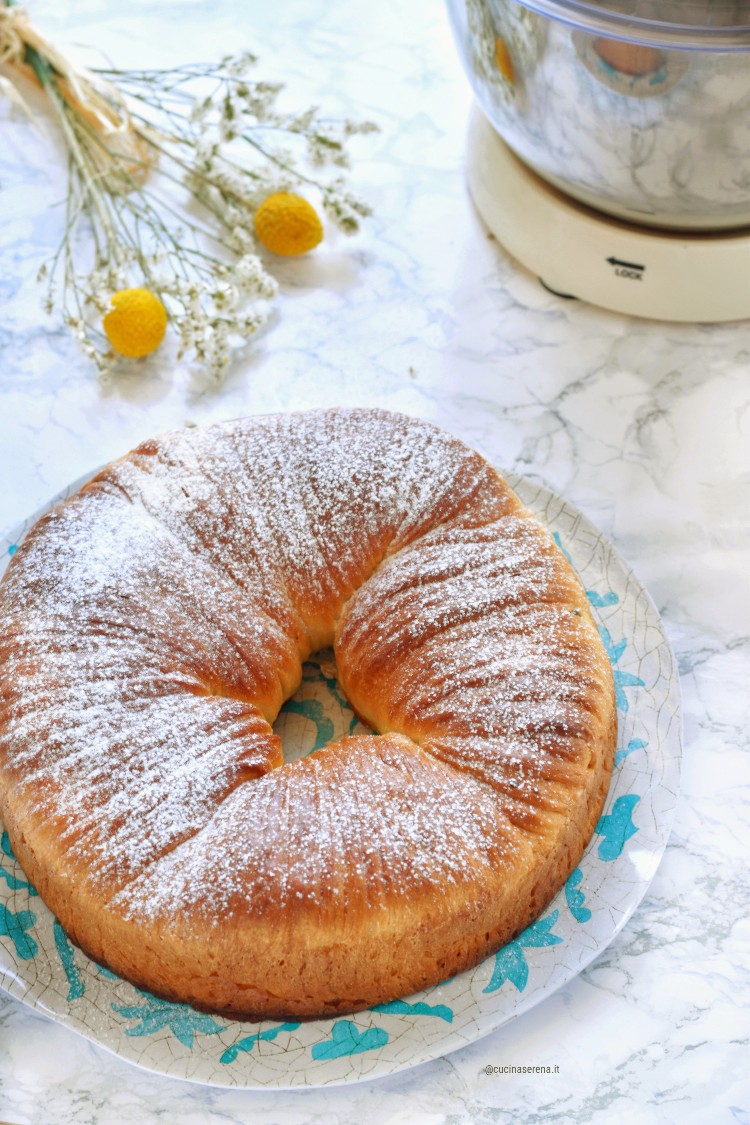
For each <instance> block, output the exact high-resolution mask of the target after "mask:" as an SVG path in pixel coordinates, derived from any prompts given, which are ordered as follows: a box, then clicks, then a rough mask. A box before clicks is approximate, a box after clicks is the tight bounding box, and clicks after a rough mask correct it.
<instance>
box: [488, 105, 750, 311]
mask: <svg viewBox="0 0 750 1125" xmlns="http://www.w3.org/2000/svg"><path fill="white" fill-rule="evenodd" d="M467 165H468V167H467V175H468V182H469V190H470V192H471V195H472V198H473V200H474V203H475V205H476V207H477V210H478V211H479V213H480V215H481V216H482V218H483V219H484V221H485V223H486V224H487V226H488V227H489V228H490V230H491V231H492V233H493V234H494V235H495V236H496V237H497V239H498V240H499V242H501V243H502V245H503V246H504V247H505V248H506V250H508V251H509V252H510V253H511V254H512V255H513V256H514V257H515V258H517V259H518V261H519V262H521V264H522V265H524V266H526V267H527V269H529V270H531V271H532V273H535V274H536V275H537V277H538V278H539V280H540V281H541V282H542V284H543V285H544V286H545V287H546V288H547V289H550V290H551V291H552V292H553V293H557V294H559V295H560V296H564V297H577V298H580V299H581V300H583V301H588V302H590V303H591V304H593V305H598V306H600V307H602V308H605V309H611V310H613V311H615V312H620V313H627V314H629V315H632V316H641V317H648V318H650V319H653V320H676V321H688V322H703V323H714V322H719V321H730V320H745V319H750V229H743V230H742V231H739V232H738V231H733V232H732V233H726V232H716V233H710V232H709V233H706V232H700V233H698V232H692V231H679V232H678V231H666V230H665V231H662V230H655V229H653V228H649V227H639V226H636V225H634V224H630V223H625V222H621V221H620V220H618V219H614V218H610V217H609V216H607V215H604V214H602V213H600V212H598V211H594V210H592V209H590V208H588V207H585V206H583V205H582V204H580V203H577V202H576V201H575V200H573V199H570V198H569V197H568V196H566V195H563V193H562V192H560V191H558V190H557V189H556V188H554V187H552V186H551V185H550V184H548V183H546V181H545V180H543V179H541V178H540V177H539V176H538V175H537V174H536V173H535V172H532V171H531V170H530V169H529V168H527V167H526V165H525V164H523V163H522V162H521V161H520V160H519V159H518V157H517V156H515V155H514V153H513V152H511V150H510V149H509V148H508V147H507V145H506V144H505V143H504V142H503V141H502V140H501V138H500V137H499V136H498V134H497V133H496V132H495V130H494V129H493V128H492V126H491V125H490V124H489V122H488V121H487V119H486V118H485V116H484V115H483V113H482V112H481V111H480V110H479V108H478V107H476V106H475V107H474V110H473V112H472V116H471V121H470V124H469V135H468V152H467Z"/></svg>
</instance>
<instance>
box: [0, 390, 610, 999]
mask: <svg viewBox="0 0 750 1125" xmlns="http://www.w3.org/2000/svg"><path fill="white" fill-rule="evenodd" d="M331 644H332V645H333V647H334V650H335V653H336V659H337V666H338V674H339V680H340V683H341V686H342V687H343V689H344V691H345V692H346V695H347V697H348V699H349V701H350V702H351V704H352V706H353V707H354V709H355V710H356V712H357V713H358V715H359V716H360V717H361V718H362V719H363V720H364V722H365V723H367V724H368V725H369V726H370V727H371V728H372V730H373V731H374V732H375V733H373V734H372V735H366V736H364V735H363V736H358V737H350V738H344V739H342V740H340V741H338V742H335V743H331V744H329V745H328V746H325V747H323V748H322V749H320V750H318V751H316V752H315V753H314V754H312V755H310V756H308V757H306V758H303V759H302V760H299V761H293V762H286V763H285V762H284V759H283V755H282V748H281V745H280V741H279V739H278V737H277V736H276V735H275V734H274V731H273V729H272V724H273V722H274V719H275V718H276V716H277V714H278V712H279V709H280V708H281V706H282V704H283V702H284V700H285V699H287V698H288V697H289V696H290V695H292V694H293V693H294V691H295V690H296V688H297V686H298V684H299V682H300V679H301V670H302V663H303V661H304V660H305V659H307V657H309V656H310V655H311V654H312V653H314V652H315V651H316V650H318V649H320V648H322V647H325V646H328V645H331ZM615 737H616V709H615V700H614V689H613V682H612V671H611V667H610V664H609V660H608V658H607V655H606V652H605V651H604V648H603V646H602V643H601V641H600V638H599V635H598V632H597V629H596V626H595V624H594V622H593V620H592V618H591V614H590V612H589V608H588V603H587V600H586V596H585V593H584V591H583V589H582V588H581V585H580V583H579V581H578V579H577V578H576V576H575V574H574V573H573V571H572V569H571V567H570V565H569V564H568V562H567V560H566V559H565V558H564V556H563V555H562V553H561V552H560V551H559V550H558V548H557V547H556V545H555V543H554V542H553V540H552V538H551V537H550V535H549V534H548V532H547V531H546V530H545V529H544V528H543V527H542V526H541V525H540V523H539V522H538V521H537V520H536V519H535V518H534V517H533V516H532V514H531V513H530V512H529V511H527V510H526V509H525V508H524V507H523V506H522V504H521V503H520V501H519V500H518V498H517V497H516V496H515V494H514V493H513V492H512V491H511V490H510V488H509V487H508V486H507V485H506V484H505V483H504V481H503V480H502V479H501V478H500V477H499V476H498V474H497V473H496V472H495V471H494V469H492V468H491V467H490V466H489V465H488V464H487V463H486V462H485V461H484V460H483V459H482V458H481V457H480V456H479V455H478V454H477V453H474V452H472V451H471V450H470V449H468V448H467V447H466V446H464V445H463V444H462V443H460V442H459V441H457V440H455V439H454V438H452V437H451V436H449V435H448V434H446V433H443V432H442V431H440V430H438V429H436V428H435V427H433V426H431V425H429V424H428V423H426V422H422V421H419V420H416V419H413V418H407V417H404V416H401V415H396V414H391V413H387V412H385V411H378V410H337V409H333V410H321V411H310V412H304V413H296V414H295V413H290V414H283V415H274V416H268V417H261V418H250V419H242V420H239V421H234V422H229V423H223V424H220V425H214V426H209V427H206V428H202V429H201V428H192V429H186V430H183V431H179V432H174V433H169V434H166V435H164V436H162V437H159V438H156V439H154V440H151V441H147V442H145V443H144V444H142V445H141V446H139V447H138V448H137V449H135V450H134V451H133V452H131V453H129V454H128V455H127V456H125V457H123V458H122V459H121V460H119V461H116V462H114V463H113V464H111V465H109V466H108V467H107V468H106V469H104V470H103V471H102V472H100V473H99V474H98V476H96V477H95V478H94V479H93V480H92V481H91V482H90V483H89V484H87V485H86V486H85V487H84V488H83V489H81V490H80V492H78V493H77V494H76V495H74V496H72V497H71V498H70V499H68V500H66V501H65V502H64V503H62V504H60V505H58V506H57V507H56V508H54V509H53V510H52V511H51V512H50V513H49V514H47V515H46V516H45V517H44V518H43V519H41V520H40V521H39V522H38V523H37V524H36V525H35V526H34V527H33V528H32V530H31V531H30V532H29V533H28V535H27V536H26V538H25V540H24V542H23V543H22V545H21V546H20V548H19V550H18V551H17V552H16V554H15V556H14V558H13V560H12V561H11V564H10V566H9V568H8V571H7V573H6V575H5V578H4V580H3V582H2V584H0V812H1V814H2V818H3V823H4V825H5V827H6V829H7V831H8V833H9V835H10V840H11V843H12V846H13V848H14V850H15V853H16V855H17V857H18V859H19V861H20V862H21V864H22V866H23V868H24V870H25V872H26V874H27V876H28V878H29V879H30V880H31V882H32V883H33V884H34V886H35V887H36V888H37V890H38V891H39V894H40V895H41V897H42V899H43V900H44V902H45V903H46V904H47V905H48V906H49V908H50V909H51V910H52V911H53V912H54V913H55V914H56V916H57V917H58V918H59V920H60V922H61V924H62V926H63V927H64V929H65V930H66V932H67V933H68V935H69V937H70V938H71V939H72V940H73V941H74V942H76V943H77V944H78V945H79V946H80V947H81V948H82V949H83V950H85V952H86V953H88V954H89V955H90V956H91V957H93V958H94V959H95V960H96V961H98V962H99V963H101V964H102V965H105V966H107V967H109V968H110V969H112V970H114V972H116V973H118V974H120V975H121V976H123V977H125V978H127V979H128V980H130V981H132V982H133V983H135V984H137V985H138V986H139V987H142V988H145V989H148V990H149V991H151V992H153V993H155V994H157V995H159V996H162V997H166V998H168V999H171V1000H176V1001H186V1002H189V1003H191V1004H193V1005H195V1006H196V1007H199V1008H201V1009H206V1010H210V1011H214V1012H221V1013H225V1014H228V1015H233V1016H238V1017H244V1018H264V1017H273V1018H302V1019H304V1018H312V1017H316V1016H322V1015H326V1014H332V1013H346V1012H352V1011H356V1010H358V1009H361V1008H365V1007H368V1006H370V1005H373V1004H378V1003H383V1002H386V1001H389V1000H393V999H395V998H397V997H401V996H404V995H407V994H409V993H411V992H414V991H416V990H418V989H420V988H423V987H425V986H428V985H431V984H434V983H437V982H439V981H442V980H445V979H446V978H448V977H450V976H452V975H454V974H456V973H458V972H461V971H462V970H465V969H467V968H469V967H471V966H473V965H475V964H476V963H477V962H478V961H480V960H481V959H482V958H484V957H485V956H487V955H488V954H490V953H491V952H493V951H494V950H496V949H498V948H499V947H500V946H501V945H503V944H504V943H505V942H507V941H508V940H510V939H511V938H513V937H514V936H515V935H516V934H517V933H518V932H519V931H520V930H522V929H523V928H524V927H525V926H527V925H528V924H529V923H530V922H531V921H532V920H533V919H534V918H535V917H536V916H537V915H538V914H539V912H540V911H541V910H542V909H543V908H544V906H545V905H546V904H547V903H548V902H549V900H550V898H551V897H552V896H553V895H554V894H555V892H556V891H557V890H558V889H559V887H560V886H561V885H562V883H563V882H564V880H565V879H566V878H567V876H568V875H569V874H570V872H571V871H572V870H573V868H574V867H575V866H576V864H577V863H578V861H579V859H580V857H581V854H582V852H583V850H584V848H585V846H586V843H587V842H588V840H589V838H590V836H591V835H592V833H593V829H594V826H595V825H596V822H597V819H598V817H599V815H600V811H601V808H602V805H603V801H604V798H605V795H606V791H607V787H608V784H609V778H610V774H611V770H612V763H613V755H614V746H615Z"/></svg>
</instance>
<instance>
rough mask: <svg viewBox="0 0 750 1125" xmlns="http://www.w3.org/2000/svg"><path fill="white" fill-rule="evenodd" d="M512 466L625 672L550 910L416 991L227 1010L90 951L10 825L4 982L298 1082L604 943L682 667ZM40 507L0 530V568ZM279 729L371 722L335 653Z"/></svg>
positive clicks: (120, 1034)
mask: <svg viewBox="0 0 750 1125" xmlns="http://www.w3.org/2000/svg"><path fill="white" fill-rule="evenodd" d="M508 479H509V481H510V483H511V484H512V485H513V487H515V488H516V489H517V491H518V492H519V494H520V496H521V498H522V499H523V500H524V502H525V503H526V504H527V505H528V506H529V507H530V508H531V509H532V510H533V511H535V512H536V513H537V514H538V515H539V516H540V517H541V518H542V519H543V520H544V521H545V522H546V523H547V525H548V526H549V527H550V529H551V530H552V532H553V534H554V536H555V539H556V541H557V543H558V545H559V546H560V547H561V549H562V550H563V551H564V552H565V554H566V555H567V557H568V558H569V559H570V561H571V563H572V564H573V566H574V567H575V568H576V569H577V571H578V573H579V574H580V576H581V580H582V582H583V585H584V588H585V590H586V594H587V598H588V601H589V604H590V606H591V609H592V613H593V614H594V617H595V619H596V621H597V625H598V627H599V630H600V633H601V636H602V639H603V641H604V644H605V647H606V648H607V652H608V653H609V657H610V660H611V662H612V667H613V673H614V677H615V683H616V687H617V700H618V713H619V735H618V743H617V753H616V758H615V771H614V775H613V779H612V784H611V787H610V792H609V794H608V797H607V801H606V804H605V807H604V810H603V812H602V815H601V818H600V820H599V823H598V824H597V827H596V831H595V833H594V836H593V838H592V840H591V842H590V844H589V846H588V848H587V849H586V852H585V854H584V856H583V858H582V859H581V861H580V863H579V865H578V867H577V868H576V869H575V870H574V871H573V872H572V874H571V875H570V877H569V878H568V880H567V882H566V884H565V886H564V887H562V888H561V890H560V892H559V893H558V895H557V896H556V897H555V898H554V900H553V901H552V902H551V903H550V904H549V905H548V907H547V909H546V910H545V911H544V912H543V914H542V916H541V917H540V918H538V919H537V920H536V921H535V922H533V923H532V924H531V925H530V926H529V927H527V929H526V930H524V931H523V933H521V934H520V935H519V936H518V937H517V938H516V939H515V940H514V941H512V942H510V943H509V944H508V945H506V946H505V948H504V949H501V950H499V951H498V952H497V953H496V954H494V955H493V956H492V957H490V958H488V959H487V960H486V961H484V962H483V963H482V964H480V965H478V966H477V967H476V968H475V969H473V970H471V971H469V972H466V973H462V974H461V975H460V976H458V977H455V978H453V979H452V980H448V981H445V982H444V983H443V984H441V985H439V986H436V987H434V988H430V989H426V990H425V991H424V992H422V993H419V994H417V995H415V996H409V997H403V998H401V999H398V1000H394V1001H392V1002H391V1003H388V1004H380V1005H378V1006H377V1007H375V1008H373V1009H371V1010H369V1011H365V1012H358V1013H357V1014H356V1015H352V1016H346V1017H342V1018H331V1019H324V1020H312V1021H309V1022H304V1023H296V1022H282V1021H279V1022H274V1021H264V1022H263V1023H253V1022H251V1021H244V1022H243V1021H237V1020H229V1019H224V1018H223V1017H220V1016H213V1015H207V1014H206V1013H201V1012H196V1011H195V1010H194V1009H192V1008H190V1007H189V1006H188V1005H184V1004H174V1003H170V1002H169V1001H166V1000H163V999H160V998H158V997H155V996H151V995H150V994H149V993H146V992H143V991H142V990H140V989H138V988H135V987H134V986H133V985H131V984H129V983H128V982H126V981H123V980H120V979H119V978H118V977H116V976H115V975H114V973H112V972H110V971H109V970H108V969H106V968H104V967H103V966H99V965H96V964H94V963H93V962H92V961H90V960H89V958H88V957H86V956H85V954H83V953H82V952H81V951H80V950H79V949H78V948H76V946H74V945H73V944H72V943H71V942H70V941H69V939H68V938H67V936H66V935H65V933H64V931H63V930H62V927H61V926H60V925H59V923H58V922H57V921H56V919H55V918H53V916H52V915H51V914H50V912H49V911H48V910H47V909H46V907H45V906H44V904H43V903H42V902H41V900H40V898H39V897H38V895H37V894H36V891H35V890H34V888H33V887H31V886H30V884H29V882H28V880H27V879H26V878H25V876H24V873H23V871H22V870H21V867H20V865H19V864H18V863H17V861H16V860H15V857H14V856H13V854H12V850H11V847H10V842H9V840H8V837H7V834H5V833H3V834H2V836H0V984H2V986H3V987H4V988H5V989H6V990H7V991H8V992H9V993H11V994H12V995H13V996H15V997H17V998H18V999H20V1000H22V1001H23V1002H25V1003H27V1004H29V1005H31V1006H32V1007H34V1008H35V1009H36V1010H37V1011H40V1012H42V1013H44V1014H46V1015H47V1016H48V1017H50V1018H52V1019H55V1020H58V1021H59V1022H61V1023H64V1024H65V1025H66V1026H68V1027H71V1028H73V1029H75V1030H77V1031H78V1032H80V1033H81V1034H82V1035H84V1036H86V1037H88V1038H89V1039H91V1040H93V1041H94V1042H97V1043H100V1044H102V1045H103V1046H105V1047H107V1048H108V1049H109V1050H112V1051H115V1052H116V1053H117V1054H119V1055H120V1056H121V1057H123V1058H125V1059H127V1060H129V1061H131V1062H133V1063H135V1064H138V1065H140V1066H143V1067H146V1068H148V1069H150V1070H153V1071H156V1072H158V1073H161V1074H165V1075H170V1076H173V1077H179V1078H187V1079H192V1080H193V1081H198V1082H203V1083H207V1084H211V1085H218V1086H235V1087H269V1088H277V1089H290V1088H295V1087H304V1086H324V1085H325V1086H328V1085H335V1084H337V1083H344V1082H356V1081H360V1080H364V1079H368V1078H375V1077H378V1076H380V1075H384V1074H391V1073H394V1072H396V1071H399V1070H404V1069H407V1068H408V1067H411V1066H415V1065H416V1064H418V1063H420V1062H423V1061H425V1060H427V1059H432V1058H435V1057H438V1056H440V1055H444V1054H447V1053H448V1052H450V1051H452V1050H456V1049H458V1048H460V1047H463V1046H465V1045H466V1044H467V1043H470V1042H472V1041H473V1040H476V1039H478V1038H480V1037H481V1036H482V1035H486V1034H488V1033H489V1032H490V1031H493V1030H495V1029H496V1028H498V1027H500V1026H501V1025H502V1024H504V1023H506V1022H507V1021H508V1020H510V1019H513V1018H514V1017H515V1016H516V1015H519V1014H520V1013H521V1012H524V1011H527V1010H528V1009H529V1008H531V1007H532V1006H534V1005H535V1004H538V1003H540V1002H541V1001H543V1000H544V999H545V998H546V997H547V996H549V994H550V993H551V992H553V991H554V990H555V989H557V988H560V987H561V986H562V985H564V984H566V983H567V982H568V981H570V980H571V979H572V978H573V977H574V976H576V975H577V974H578V973H580V972H581V971H582V970H584V969H585V967H586V966H587V965H588V964H589V963H590V962H591V961H592V960H593V959H594V957H596V955H597V954H598V953H600V952H601V951H602V950H603V949H605V948H606V946H607V945H608V944H609V942H610V941H611V940H612V939H613V938H614V936H615V935H616V934H617V933H618V932H619V930H620V929H621V928H622V926H624V925H625V924H626V922H627V920H628V918H629V917H630V916H631V914H632V913H633V911H634V910H635V908H636V906H637V905H638V903H639V902H640V900H641V898H642V897H643V895H644V893H645V891H646V889H647V887H648V884H649V882H650V880H651V878H652V877H653V875H654V873H655V871H656V867H657V864H658V862H659V859H660V858H661V855H662V853H663V851H664V848H665V847H666V842H667V838H668V835H669V829H670V826H671V821H672V817H673V814H674V809H675V805H676V800H677V791H678V783H679V766H680V753H681V728H680V707H679V690H678V681H677V675H676V672H675V668H674V661H673V657H672V654H671V651H670V649H669V646H668V644H667V641H666V639H665V637H664V633H663V630H662V627H661V623H660V620H659V615H658V613H657V611H656V609H655V608H654V606H653V604H652V602H651V600H650V598H649V597H648V595H647V593H646V592H645V591H644V590H643V588H642V587H641V586H640V584H639V583H638V581H637V579H636V578H635V576H634V575H633V573H632V572H631V571H630V569H629V568H628V567H627V565H626V564H625V563H624V562H623V561H622V560H621V559H620V558H619V556H618V555H617V553H616V552H615V551H614V549H613V547H612V546H611V544H610V543H609V542H608V540H607V539H606V538H605V537H604V536H603V535H602V534H601V533H600V532H599V531H597V530H596V528H594V527H593V526H592V525H591V524H590V523H589V522H588V521H587V520H586V519H585V518H584V517H583V516H582V515H581V513H580V512H578V511H576V509H575V508H573V507H572V505H570V504H568V503H567V502H566V501H565V500H563V499H562V498H561V497H559V496H556V495H554V494H553V493H551V492H549V491H547V490H546V489H545V488H543V487H542V486H541V485H537V484H535V483H533V482H532V481H530V480H528V479H526V478H523V477H520V478H517V477H510V476H509V478H508ZM82 483H83V481H77V482H75V484H73V485H71V486H70V488H69V489H66V490H65V492H64V493H62V494H61V495H60V496H58V497H55V500H54V501H53V503H54V502H57V501H58V500H61V499H63V498H64V497H65V496H67V495H70V493H71V492H73V491H75V490H77V488H78V487H80V485H81V484H82ZM51 506H52V505H51V504H50V505H47V506H46V507H45V509H44V511H46V510H48V508H49V507H51ZM42 514H43V513H42V512H38V513H36V514H35V516H33V517H32V518H30V519H29V520H27V521H26V522H25V523H24V524H23V525H22V526H21V527H19V528H15V529H14V530H13V533H12V536H11V537H10V538H8V539H7V540H6V541H5V542H0V573H2V571H3V570H4V569H5V567H6V566H7V565H8V564H9V562H10V560H11V558H12V556H13V554H14V553H15V550H16V549H17V547H18V545H19V544H20V542H21V540H22V538H23V535H24V534H25V532H26V531H27V530H28V528H29V527H30V526H31V525H32V524H33V523H34V522H35V520H36V519H37V518H38V517H39V516H40V515H42ZM275 729H276V730H277V732H278V733H279V734H280V735H281V737H282V741H283V743H284V748H285V755H286V756H287V758H293V757H301V756H303V755H305V754H308V753H314V752H315V751H316V750H317V749H319V748H320V746H322V745H325V743H326V742H328V741H330V740H331V739H332V738H340V737H343V736H344V735H348V734H351V733H358V732H360V731H364V730H365V729H366V728H365V727H363V726H362V725H361V724H360V723H359V721H358V719H357V717H356V716H355V715H354V714H353V712H352V711H351V709H350V708H349V706H348V704H347V702H346V700H345V698H344V697H343V695H342V694H341V692H340V690H339V687H338V683H337V681H336V670H335V663H334V659H333V654H332V653H330V652H329V653H321V654H319V655H318V657H317V658H316V659H315V660H311V661H310V662H308V663H307V664H306V665H305V667H304V670H303V680H302V684H301V686H300V689H299V691H298V692H297V694H296V695H295V697H294V698H293V699H292V700H290V701H288V703H287V704H286V705H285V707H284V709H283V710H282V712H281V714H280V715H279V718H278V719H277V722H276V724H275ZM634 848H635V851H634V850H633V849H634Z"/></svg>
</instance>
